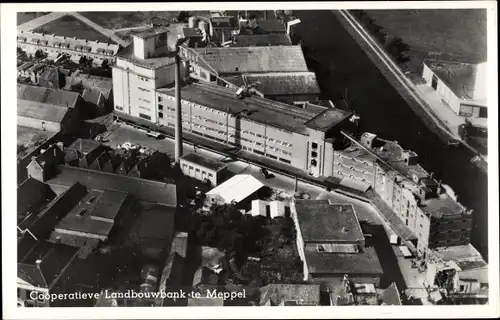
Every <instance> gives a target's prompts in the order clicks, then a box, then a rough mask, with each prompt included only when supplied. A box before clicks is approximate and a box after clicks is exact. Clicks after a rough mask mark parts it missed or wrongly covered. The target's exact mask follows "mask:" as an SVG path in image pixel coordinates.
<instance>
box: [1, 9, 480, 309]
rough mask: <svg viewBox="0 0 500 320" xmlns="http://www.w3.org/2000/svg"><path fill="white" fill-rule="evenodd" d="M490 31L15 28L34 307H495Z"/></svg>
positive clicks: (87, 15)
mask: <svg viewBox="0 0 500 320" xmlns="http://www.w3.org/2000/svg"><path fill="white" fill-rule="evenodd" d="M242 7H244V6H243V5H242ZM243 9H245V8H243ZM75 10H77V9H75ZM486 17H487V10H486V9H383V10H372V9H366V10H360V9H353V10H350V9H349V10H261V11H251V10H228V11H224V10H221V11H113V12H112V11H95V12H91V11H87V12H86V11H79V12H62V11H58V12H17V54H16V56H17V140H16V141H17V199H18V202H17V203H18V204H17V307H18V308H25V307H137V306H142V307H167V306H168V307H170V306H171V307H173V306H218V307H226V306H278V307H279V306H361V305H372V306H380V307H381V308H382V307H384V306H399V305H413V306H440V305H486V304H488V302H489V280H488V178H487V176H488V148H487V147H488V146H487V132H488V129H487V110H488V103H487V75H486V74H487V70H488V61H487V54H486V53H487V32H486V30H487V26H486V22H487V18H486ZM12 80H13V79H12ZM9 228H12V229H13V226H12V227H9ZM12 291H13V289H12ZM299 309H300V308H299Z"/></svg>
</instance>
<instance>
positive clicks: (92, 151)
mask: <svg viewBox="0 0 500 320" xmlns="http://www.w3.org/2000/svg"><path fill="white" fill-rule="evenodd" d="M104 150H105V147H104V145H103V144H102V143H100V142H97V141H94V140H89V139H81V138H78V139H76V140H75V141H74V142H73V143H72V144H71V145H70V146H69V147H67V148H65V149H64V158H65V163H66V164H69V165H73V164H74V165H76V166H78V167H80V168H86V169H88V168H89V167H90V166H91V164H92V163H93V162H95V160H96V159H97V157H98V156H99V155H101V154H102V153H103V152H104Z"/></svg>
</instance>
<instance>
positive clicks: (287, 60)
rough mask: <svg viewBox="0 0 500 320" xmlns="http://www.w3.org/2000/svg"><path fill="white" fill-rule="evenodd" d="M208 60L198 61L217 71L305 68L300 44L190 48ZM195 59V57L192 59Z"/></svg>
mask: <svg viewBox="0 0 500 320" xmlns="http://www.w3.org/2000/svg"><path fill="white" fill-rule="evenodd" d="M192 50H193V51H195V52H196V53H197V54H198V56H201V57H202V58H203V60H204V61H205V62H206V63H208V64H209V66H210V67H211V68H210V67H208V66H207V65H206V64H205V62H203V61H202V60H199V61H198V63H200V65H201V66H202V67H204V68H206V69H207V70H212V69H215V71H217V72H218V73H219V74H232V73H256V72H307V71H309V70H308V68H307V65H306V60H305V58H304V54H303V52H302V48H301V47H300V46H268V47H229V48H197V49H192ZM195 60H198V59H195Z"/></svg>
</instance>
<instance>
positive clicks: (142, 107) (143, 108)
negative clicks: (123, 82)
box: [138, 106, 151, 111]
mask: <svg viewBox="0 0 500 320" xmlns="http://www.w3.org/2000/svg"><path fill="white" fill-rule="evenodd" d="M138 107H139V109H142V110H147V111H151V109H149V108H147V107H144V106H138Z"/></svg>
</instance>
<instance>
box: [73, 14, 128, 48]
mask: <svg viewBox="0 0 500 320" xmlns="http://www.w3.org/2000/svg"><path fill="white" fill-rule="evenodd" d="M69 14H70V15H72V16H73V17H75V18H77V19H78V20H80V21H82V22H83V23H85V24H87V25H89V26H90V27H92V28H94V29H95V30H97V31H99V32H100V33H102V34H104V35H106V36H107V37H109V38H110V39H111V40H113V41H114V42H116V43H117V44H119V45H121V46H122V47H125V46H127V42H126V41H124V40H123V39H121V38H119V37H118V36H116V35H115V33H114V32H113V31H112V30H109V29H106V28H103V27H101V26H100V25H98V24H97V23H95V22H94V21H92V20H90V19H88V18H86V17H84V16H83V15H81V14H79V13H78V12H69Z"/></svg>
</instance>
